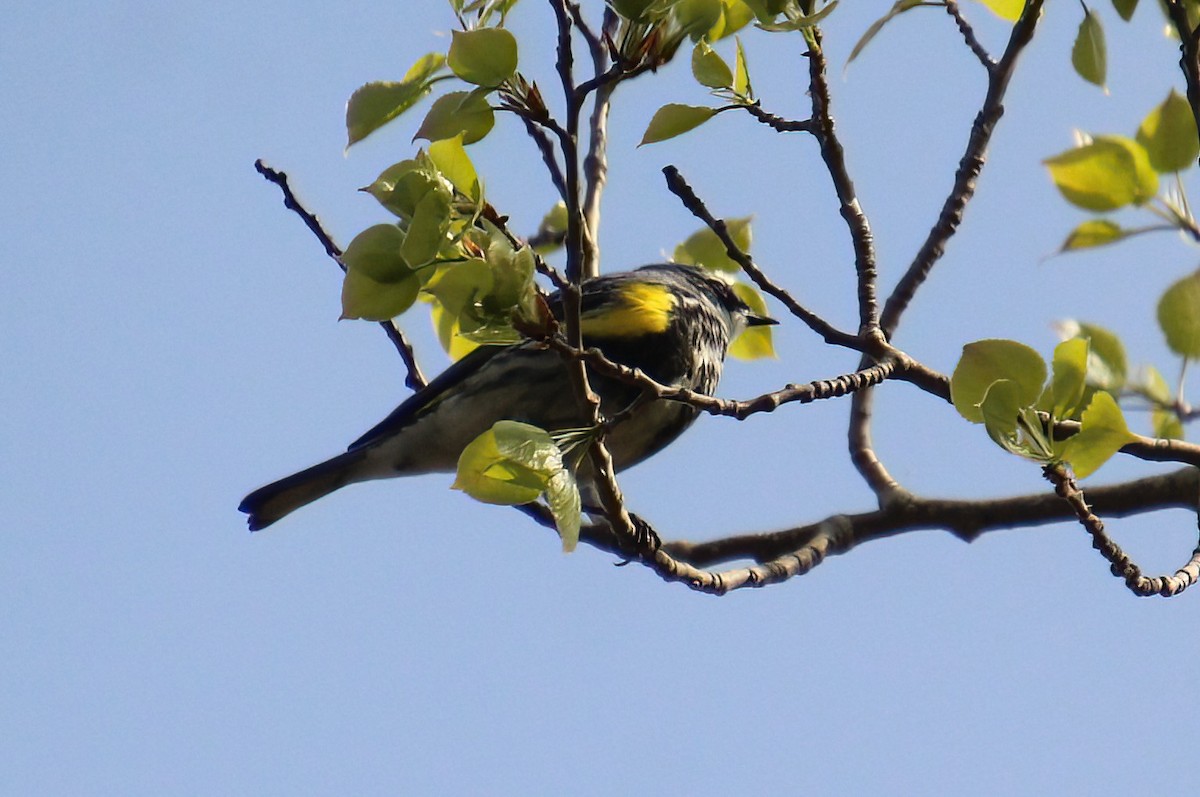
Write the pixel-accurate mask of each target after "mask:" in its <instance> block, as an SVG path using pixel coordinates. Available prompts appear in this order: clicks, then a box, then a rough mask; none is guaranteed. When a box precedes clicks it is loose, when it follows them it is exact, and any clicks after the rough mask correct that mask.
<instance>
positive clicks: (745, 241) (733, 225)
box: [673, 216, 752, 272]
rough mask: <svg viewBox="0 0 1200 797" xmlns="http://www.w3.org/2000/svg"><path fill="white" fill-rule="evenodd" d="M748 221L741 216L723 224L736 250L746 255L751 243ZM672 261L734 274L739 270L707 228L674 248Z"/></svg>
mask: <svg viewBox="0 0 1200 797" xmlns="http://www.w3.org/2000/svg"><path fill="white" fill-rule="evenodd" d="M750 220H751V217H750V216H743V217H742V218H739V219H729V220H727V221H726V222H725V229H726V230H727V231H728V232H729V237H730V238H732V239H733V242H734V243H735V244H737V247H738V249H741V250H742V251H743V252H747V253H748V252H749V251H750V244H751V242H752V236H751V234H750ZM673 259H674V261H675V262H676V263H683V264H684V265H688V266H703V267H704V268H711V269H713V270H714V271H734V272H736V271H739V270H740V269H741V266H739V265H738V264H737V261H736V260H734V259H733V258H731V257H730V256H729V254H728V253H727V252H726V251H725V244H723V243H721V239H720V238H718V237H717V234H716V233H715V232H713V231H712V230H711V229H709V228H708V227H701V228H700V229H699V230H697V231H696V232H694V233H692V234H691V235H690V236H688V239H687V240H686V241H684V242H683V243H681V244H680V245H679V246H677V247H675V254H674V257H673Z"/></svg>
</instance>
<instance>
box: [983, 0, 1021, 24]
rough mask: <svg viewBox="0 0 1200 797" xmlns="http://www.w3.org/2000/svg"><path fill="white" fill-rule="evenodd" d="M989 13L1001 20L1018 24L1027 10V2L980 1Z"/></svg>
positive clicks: (1013, 0)
mask: <svg viewBox="0 0 1200 797" xmlns="http://www.w3.org/2000/svg"><path fill="white" fill-rule="evenodd" d="M979 2H980V3H982V4H983V6H984V7H985V8H987V10H988V11H991V12H992V13H993V14H995V15H996V16H998V17H1000V19H1007V20H1008V21H1009V22H1016V21H1017V20H1018V19H1020V18H1021V12H1022V11H1024V10H1025V0H979Z"/></svg>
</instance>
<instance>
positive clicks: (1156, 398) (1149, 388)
mask: <svg viewBox="0 0 1200 797" xmlns="http://www.w3.org/2000/svg"><path fill="white" fill-rule="evenodd" d="M1136 389H1137V390H1138V391H1139V392H1140V393H1141V394H1142V395H1144V396H1145V397H1146V398H1148V399H1150V400H1151V401H1153V402H1154V403H1155V404H1159V405H1169V404H1171V403H1172V401H1173V399H1172V398H1171V386H1170V385H1168V384H1167V380H1166V379H1164V378H1163V375H1162V372H1161V371H1159V370H1158V369H1157V368H1155V367H1154V366H1153V365H1147V366H1146V368H1145V370H1144V371H1143V372H1142V379H1141V384H1139V385H1137V386H1136Z"/></svg>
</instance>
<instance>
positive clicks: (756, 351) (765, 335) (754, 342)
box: [729, 282, 776, 360]
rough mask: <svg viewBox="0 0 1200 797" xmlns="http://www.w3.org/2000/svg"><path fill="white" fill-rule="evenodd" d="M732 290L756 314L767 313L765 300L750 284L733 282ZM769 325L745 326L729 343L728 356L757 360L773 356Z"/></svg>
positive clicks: (772, 341) (772, 339) (773, 340)
mask: <svg viewBox="0 0 1200 797" xmlns="http://www.w3.org/2000/svg"><path fill="white" fill-rule="evenodd" d="M733 292H734V293H736V294H737V295H738V297H739V298H740V299H741V300H742V301H743V302H745V303H746V304H747V305H749V306H750V309H751V310H753V311H754V312H755V314H757V315H761V316H765V315H767V302H766V300H765V299H763V297H762V294H761V293H759V292H758V290H757V289H755V288H754V286H752V285H747V284H746V283H744V282H735V283H733ZM771 333H772V330H771V327H770V326H769V325H765V324H764V325H762V326H754V327H747V328H746V329H745V330H743V331H742V334H740V335H738V336H737V338H735V339H734V341H733V342H732V343H730V344H729V356H731V357H736V358H737V359H739V360H758V359H762V358H764V357H775V356H776V354H775V339H774V336H773V335H772V334H771Z"/></svg>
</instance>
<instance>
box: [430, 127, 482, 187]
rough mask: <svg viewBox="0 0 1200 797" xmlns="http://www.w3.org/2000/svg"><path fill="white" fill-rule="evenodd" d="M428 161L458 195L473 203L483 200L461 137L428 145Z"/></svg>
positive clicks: (473, 166) (477, 177) (476, 177)
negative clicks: (431, 162)
mask: <svg viewBox="0 0 1200 797" xmlns="http://www.w3.org/2000/svg"><path fill="white" fill-rule="evenodd" d="M429 159H430V160H432V161H433V163H434V165H435V166H437V169H438V171H439V172H441V174H442V176H443V177H445V178H446V179H447V180H449V181H450V183H451V184H452V185H453V186H454V187H455V188H456V189H458V192H459V193H460V194H462V195H463V196H467V197H470V198H471V199H472V200H474V201H475V202H478V201H479V200H480V199H482V198H483V189H482V187H481V185H480V182H479V174H478V173H477V172H476V171H475V165H474V164H473V163H471V158H470V156H468V155H467V150H466V149H465V148H464V147H463V139H462V137H461V136H454V137H453V138H446V139H442V140H441V141H435V142H433V143H432V144H430V145H429Z"/></svg>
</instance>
